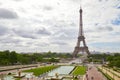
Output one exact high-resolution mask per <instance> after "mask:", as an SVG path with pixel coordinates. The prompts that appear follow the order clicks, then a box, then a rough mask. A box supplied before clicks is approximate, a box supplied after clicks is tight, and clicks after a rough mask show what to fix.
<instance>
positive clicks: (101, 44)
mask: <svg viewBox="0 0 120 80" xmlns="http://www.w3.org/2000/svg"><path fill="white" fill-rule="evenodd" d="M89 45H91V46H95V47H113V48H117V47H120V42H99V43H91V44H89Z"/></svg>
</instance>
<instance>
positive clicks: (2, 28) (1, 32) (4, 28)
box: [0, 25, 8, 35]
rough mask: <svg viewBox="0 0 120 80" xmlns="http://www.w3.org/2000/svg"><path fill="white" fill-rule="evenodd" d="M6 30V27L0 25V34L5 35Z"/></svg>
mask: <svg viewBox="0 0 120 80" xmlns="http://www.w3.org/2000/svg"><path fill="white" fill-rule="evenodd" d="M7 32H8V28H6V27H4V26H3V25H0V35H5V34H6V33H7Z"/></svg>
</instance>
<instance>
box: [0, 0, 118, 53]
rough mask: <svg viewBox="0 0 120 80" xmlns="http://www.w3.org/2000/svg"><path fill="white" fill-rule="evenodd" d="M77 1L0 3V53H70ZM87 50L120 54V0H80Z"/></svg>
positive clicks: (10, 0) (16, 0)
mask: <svg viewBox="0 0 120 80" xmlns="http://www.w3.org/2000/svg"><path fill="white" fill-rule="evenodd" d="M80 4H81V3H80V0H0V50H15V51H17V52H36V51H37V52H44V51H49V50H50V51H56V52H72V51H73V50H74V47H75V45H76V41H77V36H78V29H79V9H80ZM81 5H82V8H83V23H84V24H83V25H84V32H85V33H84V35H85V37H86V42H87V45H88V46H89V49H90V51H94V50H95V51H101V52H104V51H105V52H107V51H109V52H120V0H83V1H82V4H81Z"/></svg>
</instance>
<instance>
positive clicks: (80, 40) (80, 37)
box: [73, 7, 90, 57]
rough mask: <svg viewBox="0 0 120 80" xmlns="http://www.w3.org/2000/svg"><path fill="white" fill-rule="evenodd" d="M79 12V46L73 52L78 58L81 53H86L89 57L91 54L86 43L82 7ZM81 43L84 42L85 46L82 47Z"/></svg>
mask: <svg viewBox="0 0 120 80" xmlns="http://www.w3.org/2000/svg"><path fill="white" fill-rule="evenodd" d="M79 12H80V23H79V35H78V41H77V45H76V47H75V49H74V52H73V57H76V56H77V54H78V53H79V52H86V53H87V54H88V55H89V54H90V52H89V50H88V47H87V45H86V42H85V37H84V34H83V21H82V8H81V7H80V11H79ZM81 42H83V46H80V45H81V44H80V43H81Z"/></svg>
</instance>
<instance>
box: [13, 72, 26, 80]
mask: <svg viewBox="0 0 120 80" xmlns="http://www.w3.org/2000/svg"><path fill="white" fill-rule="evenodd" d="M23 77H25V75H22V74H21V71H20V70H18V74H17V75H15V76H14V78H23Z"/></svg>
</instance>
